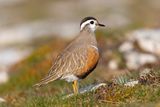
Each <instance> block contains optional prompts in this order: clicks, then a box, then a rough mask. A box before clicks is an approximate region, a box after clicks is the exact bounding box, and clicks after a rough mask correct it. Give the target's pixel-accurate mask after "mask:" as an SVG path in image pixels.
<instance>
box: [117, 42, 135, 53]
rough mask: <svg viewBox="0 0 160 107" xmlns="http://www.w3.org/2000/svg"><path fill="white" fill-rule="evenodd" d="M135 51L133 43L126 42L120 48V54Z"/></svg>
mask: <svg viewBox="0 0 160 107" xmlns="http://www.w3.org/2000/svg"><path fill="white" fill-rule="evenodd" d="M133 49H134V46H133V43H132V42H131V41H126V42H124V43H123V44H122V45H121V46H120V47H119V51H120V52H127V51H131V50H133Z"/></svg>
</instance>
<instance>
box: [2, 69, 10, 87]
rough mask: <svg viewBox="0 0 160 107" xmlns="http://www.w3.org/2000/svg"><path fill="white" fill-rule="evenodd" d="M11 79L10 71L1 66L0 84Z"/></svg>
mask: <svg viewBox="0 0 160 107" xmlns="http://www.w3.org/2000/svg"><path fill="white" fill-rule="evenodd" d="M8 79H9V75H8V72H7V71H6V69H4V68H2V67H1V68H0V84H3V83H6V82H7V81H8Z"/></svg>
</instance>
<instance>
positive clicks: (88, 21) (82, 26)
mask: <svg viewBox="0 0 160 107" xmlns="http://www.w3.org/2000/svg"><path fill="white" fill-rule="evenodd" d="M90 21H95V20H93V19H91V20H87V21H85V22H84V23H82V25H81V30H82V29H83V28H84V27H85V26H86V25H87V24H88V23H90Z"/></svg>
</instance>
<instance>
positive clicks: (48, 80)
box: [33, 75, 58, 87]
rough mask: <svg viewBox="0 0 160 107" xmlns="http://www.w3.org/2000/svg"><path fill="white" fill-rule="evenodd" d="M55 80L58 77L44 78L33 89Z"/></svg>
mask: <svg viewBox="0 0 160 107" xmlns="http://www.w3.org/2000/svg"><path fill="white" fill-rule="evenodd" d="M56 79H58V77H54V76H53V75H48V76H46V77H45V78H43V79H42V80H41V81H40V82H39V83H37V84H35V85H33V87H40V86H43V85H46V84H48V83H50V82H52V81H54V80H56Z"/></svg>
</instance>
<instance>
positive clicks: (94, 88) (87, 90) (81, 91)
mask: <svg viewBox="0 0 160 107" xmlns="http://www.w3.org/2000/svg"><path fill="white" fill-rule="evenodd" d="M106 85H107V84H106V83H100V84H91V85H89V86H87V87H85V88H81V89H80V90H79V94H84V93H87V92H91V91H95V90H97V89H98V88H99V87H101V86H106ZM72 96H74V93H71V94H69V95H66V96H65V97H63V99H65V98H69V97H72Z"/></svg>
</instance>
